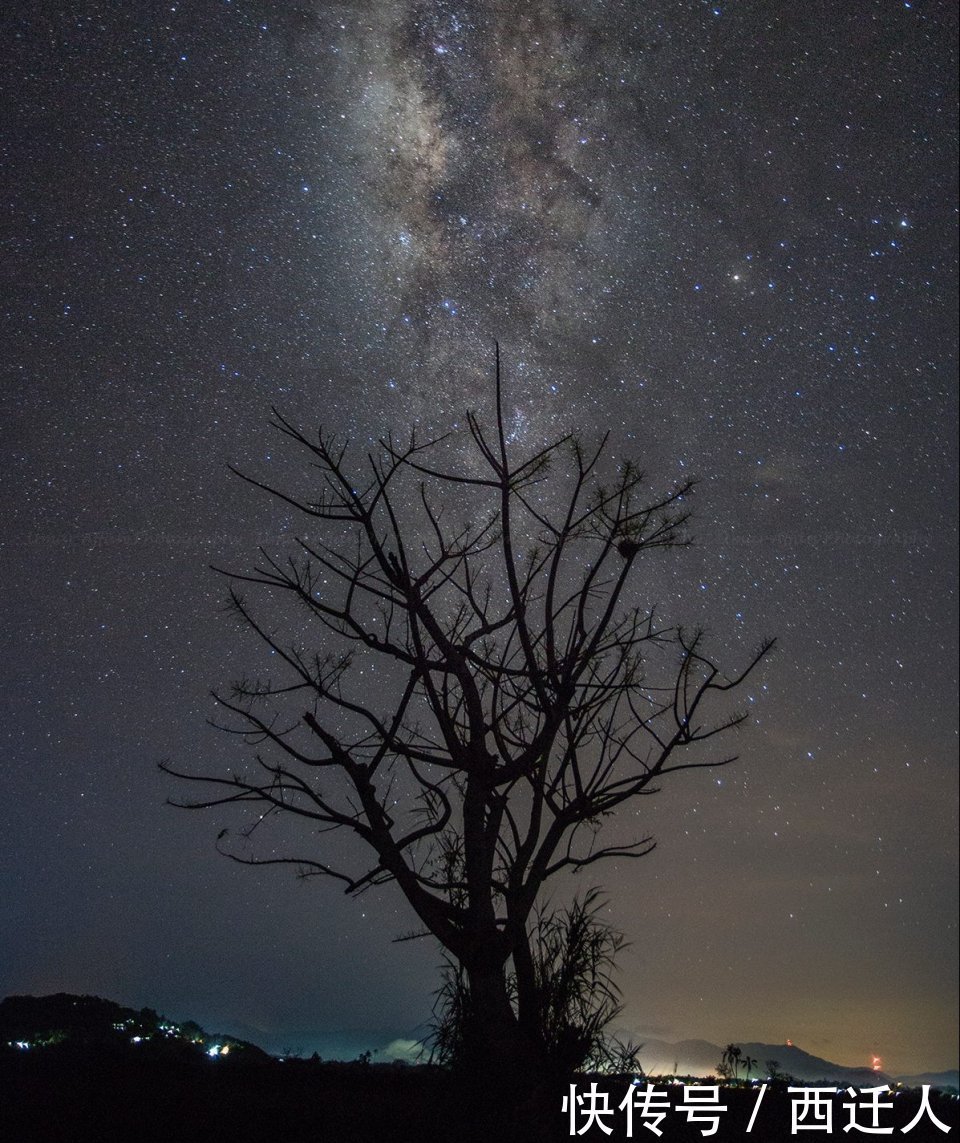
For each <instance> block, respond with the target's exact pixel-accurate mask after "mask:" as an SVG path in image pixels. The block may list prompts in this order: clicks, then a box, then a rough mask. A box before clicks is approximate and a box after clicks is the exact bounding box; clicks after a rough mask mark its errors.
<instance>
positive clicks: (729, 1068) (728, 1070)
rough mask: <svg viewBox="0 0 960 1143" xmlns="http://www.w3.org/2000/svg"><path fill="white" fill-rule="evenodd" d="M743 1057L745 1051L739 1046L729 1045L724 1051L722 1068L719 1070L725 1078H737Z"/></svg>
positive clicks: (721, 1060)
mask: <svg viewBox="0 0 960 1143" xmlns="http://www.w3.org/2000/svg"><path fill="white" fill-rule="evenodd" d="M742 1055H743V1051H742V1049H741V1048H740V1047H738V1045H737V1044H727V1046H726V1047H725V1048H724V1049H723V1055H722V1056H721V1057H720V1066H719V1068H718V1069H717V1070H718V1071H719V1072H720V1074H721V1075H722V1076H723V1077H724V1078H727V1079H734V1080H735V1079H736V1078H737V1068H738V1066H739V1064H740V1057H741V1056H742Z"/></svg>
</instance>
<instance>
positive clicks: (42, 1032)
mask: <svg viewBox="0 0 960 1143" xmlns="http://www.w3.org/2000/svg"><path fill="white" fill-rule="evenodd" d="M58 1044H71V1045H74V1046H79V1047H94V1048H102V1047H127V1046H129V1048H130V1049H131V1050H136V1051H144V1052H151V1051H156V1050H158V1049H162V1050H164V1051H167V1052H170V1051H176V1052H179V1053H185V1052H190V1053H193V1054H201V1053H202V1054H205V1055H208V1056H209V1055H217V1056H226V1055H228V1054H231V1058H236V1057H237V1056H240V1057H242V1058H246V1059H247V1060H251V1061H252V1060H255V1059H258V1058H260V1059H264V1060H266V1059H268V1058H270V1057H269V1056H268V1054H267V1053H266V1052H264V1051H263V1049H261V1048H260V1047H258V1046H257V1045H256V1044H254V1043H252V1042H250V1041H248V1040H243V1039H239V1038H238V1037H236V1036H233V1035H229V1034H225V1033H218V1034H212V1033H209V1032H206V1031H204V1029H203V1028H201V1027H200V1025H199V1024H196V1023H194V1022H193V1021H185V1022H181V1023H177V1022H174V1021H172V1020H168V1019H166V1018H165V1017H163V1016H159V1015H158V1014H157V1013H156V1012H155V1011H153V1009H150V1008H141V1009H139V1010H137V1009H134V1008H125V1007H123V1006H122V1005H120V1004H116V1003H115V1002H114V1001H112V1000H104V999H101V998H100V997H98V996H78V995H73V994H71V993H64V992H61V993H55V994H53V995H49V996H8V997H6V999H4V1000H2V1001H0V1049H2V1048H8V1049H14V1050H30V1049H34V1048H38V1049H44V1048H47V1047H54V1046H55V1045H58ZM738 1047H739V1048H740V1051H741V1058H740V1068H739V1074H740V1075H741V1077H743V1076H744V1075H745V1074H746V1073H745V1064H744V1062H743V1061H744V1060H745V1059H746V1058H747V1057H750V1058H751V1059H753V1060H756V1065H755V1066H754V1067H753V1068H752V1069H751V1072H750V1078H751V1079H764V1078H766V1077H767V1075H768V1074H769V1070H770V1069H769V1066H768V1065H769V1064H770V1063H772V1062H775V1063H776V1070H777V1071H778V1072H779V1073H781V1074H785V1075H788V1076H790V1077H792V1078H794V1079H796V1080H798V1081H800V1082H801V1083H804V1084H816V1083H828V1084H836V1085H837V1086H840V1087H843V1086H850V1087H861V1088H862V1087H875V1086H878V1085H879V1084H884V1083H894V1082H900V1083H903V1084H906V1085H907V1086H910V1087H919V1086H921V1085H923V1084H929V1085H930V1086H931V1087H936V1088H953V1089H958V1088H960V1073H958V1072H957V1071H956V1070H949V1071H944V1072H926V1073H923V1074H922V1075H911V1076H895V1077H891V1076H889V1075H887V1074H886V1073H885V1072H880V1071H874V1070H873V1069H872V1068H868V1067H860V1068H856V1067H846V1066H844V1065H843V1064H835V1063H832V1062H831V1061H830V1060H825V1059H822V1058H821V1057H819V1056H814V1055H811V1054H810V1053H809V1052H805V1051H804V1050H803V1049H802V1048H798V1047H797V1046H796V1045H794V1044H761V1043H742V1044H739V1045H738ZM722 1055H723V1048H721V1047H720V1046H719V1045H718V1044H712V1043H710V1042H709V1041H708V1040H681V1041H680V1042H679V1043H668V1042H667V1041H664V1040H647V1041H645V1042H644V1044H643V1047H642V1048H641V1049H640V1051H639V1053H638V1056H639V1060H640V1064H641V1066H642V1067H643V1069H644V1071H645V1072H646V1073H647V1075H650V1076H658V1075H677V1076H696V1077H705V1076H711V1075H716V1074H717V1069H718V1065H719V1064H720V1061H721V1057H722Z"/></svg>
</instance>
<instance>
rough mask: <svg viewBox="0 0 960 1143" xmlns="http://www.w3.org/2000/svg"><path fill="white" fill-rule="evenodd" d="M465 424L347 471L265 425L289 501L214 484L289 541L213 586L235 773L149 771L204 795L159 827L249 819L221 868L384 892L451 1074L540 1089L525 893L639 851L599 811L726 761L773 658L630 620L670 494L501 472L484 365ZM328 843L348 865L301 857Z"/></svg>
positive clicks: (561, 445)
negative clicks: (482, 388) (296, 456)
mask: <svg viewBox="0 0 960 1143" xmlns="http://www.w3.org/2000/svg"><path fill="white" fill-rule="evenodd" d="M466 423H467V430H466V432H465V433H464V434H463V438H461V439H459V440H454V439H453V438H451V437H444V438H440V439H439V440H433V441H428V442H421V441H419V440H418V439H417V438H416V436H415V435H411V436H410V437H409V438H408V439H407V440H405V441H404V442H403V443H400V442H398V440H397V439H396V438H394V437H393V436H388V437H386V438H384V439H383V440H381V441H380V442H379V446H378V448H377V450H376V452H375V453H373V454H371V455H368V456H367V457H366V458H365V460H364V461H363V462H360V463H358V464H356V465H355V464H354V463H353V462H352V461H351V459H350V453H349V450H348V448H347V445H346V444H345V443H343V442H338V441H337V440H336V439H335V438H334V437H332V436H331V435H329V434H328V433H326V432H325V431H323V430H321V431H319V432H318V433H317V434H316V436H308V435H306V434H305V433H303V432H301V431H300V430H299V429H298V428H296V427H295V426H294V425H293V424H292V423H291V422H290V421H289V420H287V419H286V418H284V417H283V416H282V415H280V414H279V413H278V412H276V410H274V418H273V421H272V424H273V427H274V428H275V429H276V430H277V431H278V432H279V433H280V434H282V436H283V437H285V438H286V439H287V440H288V441H291V442H293V444H294V445H295V446H296V447H297V448H298V449H301V450H303V452H304V453H305V455H306V457H307V459H308V460H309V461H310V463H311V465H312V469H311V472H312V480H313V484H312V486H311V487H310V488H309V489H307V490H306V491H303V492H297V491H291V490H281V489H280V488H277V487H274V486H273V485H272V484H269V483H267V482H265V481H262V480H260V479H258V478H256V477H253V476H250V475H246V474H243V473H238V475H240V476H241V477H242V478H243V479H244V480H245V481H247V482H248V483H249V484H251V485H252V486H254V487H256V488H257V489H260V490H262V491H264V492H266V493H267V494H269V495H270V496H272V497H274V498H276V499H277V500H278V501H279V502H280V503H281V504H283V505H284V506H285V507H286V508H287V509H293V510H295V512H296V513H298V514H299V516H300V517H301V518H302V520H303V521H304V524H305V532H304V534H303V535H302V536H300V537H299V538H298V539H297V540H296V548H295V550H294V551H293V552H292V553H290V554H287V555H278V554H275V553H272V552H270V551H268V550H267V549H266V548H260V554H259V560H258V561H257V563H256V565H255V567H253V569H252V570H250V571H246V572H237V571H225V572H224V574H225V575H227V576H228V577H229V579H230V580H231V588H230V607H231V609H232V611H233V613H234V614H235V616H237V617H239V619H240V620H241V621H242V623H243V624H244V625H245V626H246V627H247V628H249V629H250V631H252V632H253V633H255V635H256V636H257V637H258V638H259V639H260V640H261V641H262V643H263V644H264V645H265V647H266V649H267V652H268V653H269V661H270V670H271V672H272V673H271V674H270V676H269V677H263V678H257V677H255V678H245V679H241V680H239V681H238V682H236V683H234V684H233V686H232V687H231V688H230V689H229V690H227V691H224V692H221V693H218V694H216V695H215V698H216V701H217V703H218V704H219V709H220V711H221V712H224V715H225V720H224V721H222V723H221V724H222V725H223V727H224V729H226V730H228V731H229V732H231V733H233V734H236V735H238V736H239V738H240V739H241V740H245V741H246V742H248V743H250V744H252V745H253V746H254V747H256V750H255V752H254V758H253V760H252V761H250V762H248V763H247V764H245V765H243V766H238V767H237V768H236V769H232V770H230V771H228V772H227V773H194V772H184V771H181V770H176V769H173V768H172V767H171V766H170V765H169V764H164V766H163V768H164V769H165V770H166V771H167V772H169V773H171V774H175V775H176V776H177V777H179V778H181V779H185V780H188V781H192V782H201V783H207V784H209V785H210V786H211V787H213V789H212V792H211V794H210V796H208V797H204V798H202V799H200V800H198V801H192V802H188V803H176V804H186V805H188V806H189V807H190V808H203V807H210V806H236V807H239V808H241V809H246V810H248V811H250V812H251V819H252V820H250V823H249V825H248V827H247V828H245V829H244V831H243V832H242V833H241V834H240V835H239V837H237V836H235V835H234V834H232V833H229V832H226V831H225V832H224V833H223V834H222V835H221V837H220V838H219V839H218V843H217V844H218V848H219V849H221V850H222V851H223V852H225V853H226V854H227V855H228V856H230V857H232V858H233V859H234V860H236V861H240V862H243V863H248V864H263V865H271V864H289V865H291V866H293V867H295V868H296V869H297V870H298V871H299V872H300V874H301V875H303V876H307V877H309V876H323V877H329V878H333V879H336V880H338V881H340V882H341V883H342V884H343V886H344V888H345V891H346V892H348V893H353V894H357V893H361V892H363V891H364V890H367V889H369V888H371V887H374V886H380V885H384V884H385V883H387V882H396V884H397V886H398V887H399V889H400V891H401V892H402V893H403V895H404V896H405V897H406V899H407V901H408V902H409V904H410V906H411V907H412V909H413V911H414V913H415V914H416V916H417V917H418V918H419V921H420V924H421V926H422V929H423V930H424V931H425V932H427V933H430V934H432V935H433V937H434V938H435V939H436V940H437V941H438V942H439V944H440V945H441V946H442V948H443V949H444V950H445V951H446V953H447V954H448V955H449V957H451V958H452V960H453V961H454V962H455V963H456V964H457V965H459V966H460V968H461V969H462V973H463V977H464V979H465V982H466V997H467V999H466V1006H465V1014H464V1020H465V1024H464V1035H463V1051H464V1055H465V1058H467V1059H470V1060H472V1061H473V1062H474V1065H475V1066H477V1067H479V1066H484V1067H486V1068H487V1069H488V1070H489V1069H490V1068H492V1067H497V1068H499V1069H500V1074H501V1076H508V1075H512V1076H518V1075H529V1074H531V1069H534V1070H535V1069H537V1068H540V1069H541V1070H542V1069H544V1068H548V1067H549V1062H550V1060H551V1050H552V1047H553V1045H551V1042H550V1030H551V1026H552V1025H551V1021H552V1020H553V1019H554V1017H555V1014H556V1005H555V999H554V998H555V986H556V982H555V981H554V982H551V981H549V980H548V979H545V973H544V971H543V958H542V957H541V958H540V960H539V962H538V958H537V955H536V949H535V947H534V943H535V935H536V934H535V930H536V923H535V918H536V916H537V912H536V910H537V908H538V903H539V902H540V901H541V897H542V890H543V889H544V886H545V884H546V883H547V882H548V881H549V880H550V879H551V878H554V877H556V875H557V874H561V873H564V872H567V871H573V870H579V869H583V868H586V867H588V866H591V865H594V864H596V863H597V862H600V861H602V860H605V859H610V858H618V859H627V858H637V857H642V856H643V855H645V854H648V853H649V852H650V851H651V850H652V849H653V847H654V841H653V839H652V838H651V837H648V836H637V834H636V833H635V832H633V824H634V823H635V821H636V816H635V814H634V813H630V814H629V815H622V816H620V817H617V816H616V811H617V809H618V808H620V807H632V806H633V804H634V803H636V801H637V799H639V798H640V797H641V796H643V795H647V794H652V793H654V792H656V790H657V789H658V788H659V784H660V782H661V780H662V779H664V778H666V777H667V776H668V775H670V774H673V773H676V772H678V771H681V770H689V769H695V768H698V767H705V766H720V765H725V764H727V763H729V762H732V761H733V760H734V758H733V756H729V755H721V756H719V757H716V756H714V755H713V754H712V753H711V752H710V746H712V742H710V741H709V740H712V739H713V738H715V737H716V736H717V735H719V734H721V733H722V732H724V731H728V730H730V729H732V728H733V727H735V726H737V725H738V724H740V723H741V722H743V721H744V719H745V718H746V714H745V712H744V711H742V710H729V709H728V710H726V711H721V712H719V713H714V712H712V711H711V709H710V708H711V707H712V706H713V703H714V701H715V700H723V699H724V698H725V697H726V696H727V694H728V692H730V691H732V690H734V689H735V688H737V687H738V686H739V685H740V684H741V683H742V682H743V681H744V679H745V678H746V677H747V676H748V675H749V674H750V672H751V671H753V669H754V668H755V667H756V665H757V664H758V663H759V661H760V660H761V659H762V658H763V656H764V655H765V654H766V652H767V651H768V650H769V647H770V645H771V644H770V643H767V644H765V645H764V646H763V647H761V648H760V649H759V651H758V652H757V653H756V654H754V655H752V656H751V657H750V659H749V661H748V662H747V664H746V666H745V667H744V668H743V669H741V670H739V671H738V672H736V673H735V674H733V675H732V676H729V677H728V676H725V675H724V674H723V673H721V670H720V668H719V666H718V665H716V664H715V663H714V662H713V661H712V659H711V658H710V657H709V656H708V654H707V652H706V650H705V648H704V644H703V639H702V636H701V634H700V633H699V632H696V631H687V630H685V629H682V628H680V627H676V626H668V625H661V624H660V623H659V622H658V620H657V618H656V616H655V613H654V609H653V607H652V606H649V605H646V604H644V603H638V602H637V599H638V597H639V594H640V583H639V581H640V579H641V573H642V571H643V570H645V569H646V568H647V566H648V561H650V559H651V557H654V556H656V554H657V553H658V552H660V551H661V550H668V549H671V548H675V547H677V546H680V545H683V544H685V543H687V542H688V539H687V536H686V530H685V525H686V522H687V519H688V500H689V497H690V495H691V492H692V490H693V484H692V482H691V481H682V482H680V483H678V484H675V485H674V486H673V487H671V488H670V489H668V490H667V491H665V492H664V493H662V494H661V495H659V496H650V495H646V496H645V495H644V489H645V487H646V479H645V474H644V473H643V472H642V471H641V470H640V469H639V468H638V467H637V466H636V465H635V464H633V463H632V462H629V461H627V462H623V463H619V464H614V463H613V462H612V461H611V460H610V458H609V457H608V455H607V447H606V446H607V438H606V437H604V439H603V440H602V441H601V442H600V444H599V445H598V446H597V447H595V448H592V449H589V450H588V449H587V448H586V447H585V446H584V445H582V444H581V443H579V442H578V441H577V440H576V439H575V438H574V437H573V436H564V437H562V438H560V439H558V440H555V441H553V443H551V444H549V445H547V446H546V447H544V448H541V449H539V450H538V451H536V452H535V453H533V455H531V456H528V457H527V458H526V459H517V460H515V459H514V457H513V455H512V446H511V444H510V442H509V440H508V436H509V433H508V428H507V425H506V423H505V417H504V413H503V407H502V395H501V384H500V369H499V354H498V357H497V374H496V416H495V422H494V424H493V427H492V431H489V432H488V431H487V429H485V428H484V427H483V426H482V424H481V421H480V419H479V418H478V417H477V416H476V415H474V414H472V413H470V414H468V415H467V418H466ZM234 471H236V470H234ZM218 570H220V569H218ZM251 591H254V592H256V593H257V596H258V602H257V603H254V602H251V601H250V600H249V599H248V598H247V596H246V595H245V594H244V592H251ZM261 593H262V595H261ZM285 602H288V603H289V604H291V605H293V606H294V610H293V611H292V612H291V613H284V611H283V608H282V605H283V604H284V603H285ZM285 614H286V618H284V616H285ZM284 624H286V627H284ZM284 629H285V630H287V631H290V632H291V634H289V635H284V634H281V632H282V631H283V630H284ZM704 743H708V745H707V746H706V747H704V746H703V744H704ZM247 757H249V755H248V756H247ZM265 816H270V817H273V818H276V817H282V818H284V819H286V820H288V821H297V820H299V821H301V822H303V823H304V825H305V826H307V827H309V828H308V829H306V830H305V831H304V835H303V836H304V841H303V848H302V849H297V848H294V847H293V843H289V844H290V845H291V849H290V851H289V852H288V854H286V855H284V856H264V855H262V854H260V853H258V852H257V851H255V850H254V849H253V844H254V842H256V841H257V840H258V839H259V837H260V835H259V834H257V835H254V830H255V829H256V828H258V827H259V825H260V823H261V821H262V820H263V819H264V817H265ZM327 831H335V832H337V833H338V834H341V835H347V834H349V835H352V837H353V838H354V839H355V840H356V841H357V842H358V843H359V845H353V846H348V845H345V844H342V843H340V844H337V843H335V842H333V841H332V839H329V838H325V837H320V838H319V840H318V837H317V835H318V834H321V835H322V834H324V833H325V832H327ZM285 836H286V835H285ZM364 854H366V855H369V860H368V861H364V860H363V855H364ZM546 976H547V977H549V973H547V974H546ZM570 1062H571V1061H570V1060H569V1059H567V1060H566V1061H565V1063H566V1064H569V1063H570Z"/></svg>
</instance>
